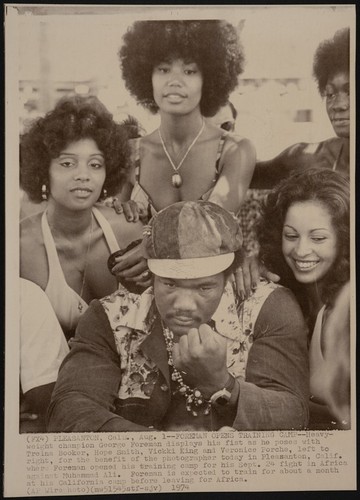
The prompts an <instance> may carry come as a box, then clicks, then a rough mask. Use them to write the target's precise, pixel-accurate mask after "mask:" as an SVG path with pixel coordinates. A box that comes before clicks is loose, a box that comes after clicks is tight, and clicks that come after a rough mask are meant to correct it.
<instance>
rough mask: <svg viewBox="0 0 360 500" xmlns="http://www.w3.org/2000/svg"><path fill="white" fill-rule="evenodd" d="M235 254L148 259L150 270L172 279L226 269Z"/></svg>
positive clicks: (192, 277) (197, 276)
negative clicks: (194, 257)
mask: <svg viewBox="0 0 360 500" xmlns="http://www.w3.org/2000/svg"><path fill="white" fill-rule="evenodd" d="M234 258H235V254H234V253H233V252H232V253H226V254H222V255H215V256H214V257H199V258H196V259H148V261H147V263H148V266H149V269H150V271H151V272H152V273H153V274H155V275H156V276H160V277H162V278H172V279H196V278H205V277H206V276H212V275H214V274H218V273H221V272H222V271H225V269H227V268H228V267H229V266H231V264H232V263H233V261H234Z"/></svg>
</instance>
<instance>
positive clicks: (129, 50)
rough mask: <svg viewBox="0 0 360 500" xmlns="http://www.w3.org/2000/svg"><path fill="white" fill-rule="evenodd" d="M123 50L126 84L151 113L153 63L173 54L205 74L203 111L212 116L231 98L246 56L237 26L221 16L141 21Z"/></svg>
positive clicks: (153, 109) (154, 107) (153, 105)
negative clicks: (214, 18)
mask: <svg viewBox="0 0 360 500" xmlns="http://www.w3.org/2000/svg"><path fill="white" fill-rule="evenodd" d="M123 42H124V43H123V45H122V47H121V48H120V50H119V58H120V63H121V69H122V74H123V78H124V81H125V85H126V88H127V89H128V90H129V92H130V93H131V94H132V95H133V96H134V97H135V98H136V99H137V101H138V102H139V103H141V104H142V105H143V106H145V107H147V108H148V109H149V110H150V111H151V112H152V113H156V112H157V111H158V107H157V105H156V103H155V102H154V98H153V89H152V73H153V69H154V67H155V66H156V65H157V64H159V63H161V62H163V61H165V60H168V59H169V57H170V58H175V57H176V58H180V59H183V60H185V61H193V62H195V63H196V64H197V65H198V66H199V69H200V71H201V73H202V76H203V88H202V97H201V101H200V110H201V113H202V115H203V116H206V117H209V116H213V115H214V114H215V113H216V112H217V111H218V110H219V108H220V107H221V106H224V105H225V104H226V102H227V100H228V97H229V94H230V93H231V92H232V91H233V90H234V89H235V87H236V86H237V84H238V76H239V75H240V74H241V73H242V71H243V63H244V55H243V51H242V47H241V45H240V42H239V38H238V34H237V31H236V29H235V28H234V26H232V25H231V24H230V23H228V22H226V21H221V20H199V21H137V22H135V23H134V24H133V25H132V26H131V27H130V28H129V29H128V31H127V32H126V33H125V35H124V38H123Z"/></svg>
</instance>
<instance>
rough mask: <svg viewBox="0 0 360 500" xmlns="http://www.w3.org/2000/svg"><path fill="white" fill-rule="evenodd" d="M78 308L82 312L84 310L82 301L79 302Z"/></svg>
mask: <svg viewBox="0 0 360 500" xmlns="http://www.w3.org/2000/svg"><path fill="white" fill-rule="evenodd" d="M78 309H79V311H80V313H82V310H83V309H84V306H83V305H82V303H81V302H79V305H78Z"/></svg>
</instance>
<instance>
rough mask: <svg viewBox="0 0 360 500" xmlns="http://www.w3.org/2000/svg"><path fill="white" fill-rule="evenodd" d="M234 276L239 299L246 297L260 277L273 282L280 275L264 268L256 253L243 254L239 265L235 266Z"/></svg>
mask: <svg viewBox="0 0 360 500" xmlns="http://www.w3.org/2000/svg"><path fill="white" fill-rule="evenodd" d="M234 276H235V289H236V293H237V295H238V297H239V298H240V300H241V301H243V300H245V299H248V298H249V297H250V296H251V295H252V293H253V292H254V291H255V290H256V288H257V286H258V283H259V279H260V277H262V278H266V279H267V280H268V281H272V282H274V283H277V282H278V281H280V276H278V275H277V274H275V273H272V272H270V271H269V270H268V269H266V267H265V266H264V265H263V264H261V263H260V262H259V260H258V258H257V256H256V255H248V256H245V258H244V260H243V262H242V263H241V266H238V267H237V268H236V270H235V273H234Z"/></svg>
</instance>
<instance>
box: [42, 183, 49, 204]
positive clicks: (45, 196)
mask: <svg viewBox="0 0 360 500" xmlns="http://www.w3.org/2000/svg"><path fill="white" fill-rule="evenodd" d="M41 198H42V199H43V200H44V201H47V199H48V188H47V185H46V184H43V185H42V186H41Z"/></svg>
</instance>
